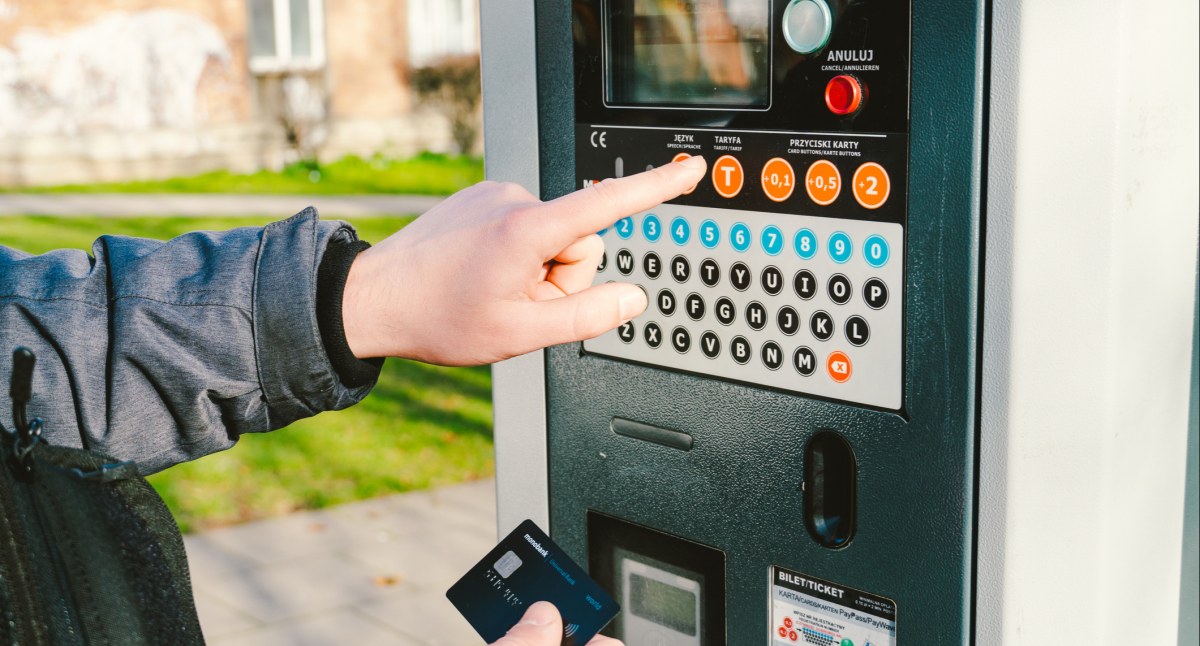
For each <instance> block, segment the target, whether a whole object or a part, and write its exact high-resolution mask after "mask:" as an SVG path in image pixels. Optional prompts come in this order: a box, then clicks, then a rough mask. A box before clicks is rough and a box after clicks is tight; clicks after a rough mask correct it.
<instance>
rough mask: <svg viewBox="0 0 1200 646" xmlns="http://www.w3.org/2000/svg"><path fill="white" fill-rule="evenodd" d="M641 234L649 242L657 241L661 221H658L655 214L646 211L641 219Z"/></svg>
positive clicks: (660, 233) (659, 234)
mask: <svg viewBox="0 0 1200 646" xmlns="http://www.w3.org/2000/svg"><path fill="white" fill-rule="evenodd" d="M642 235H644V236H646V239H647V240H649V241H650V242H658V238H659V236H661V235H662V223H661V222H659V221H658V216H657V215H654V214H653V213H647V214H646V217H645V218H643V219H642Z"/></svg>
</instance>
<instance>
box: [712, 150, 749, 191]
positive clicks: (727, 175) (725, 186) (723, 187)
mask: <svg viewBox="0 0 1200 646" xmlns="http://www.w3.org/2000/svg"><path fill="white" fill-rule="evenodd" d="M744 179H745V177H744V175H743V174H742V163H741V162H739V161H738V160H737V159H735V158H734V156H733V155H722V156H720V157H718V158H717V161H715V162H713V170H712V183H713V188H715V189H717V194H718V195H720V196H721V197H733V196H735V195H737V194H738V193H741V192H742V182H743V181H744Z"/></svg>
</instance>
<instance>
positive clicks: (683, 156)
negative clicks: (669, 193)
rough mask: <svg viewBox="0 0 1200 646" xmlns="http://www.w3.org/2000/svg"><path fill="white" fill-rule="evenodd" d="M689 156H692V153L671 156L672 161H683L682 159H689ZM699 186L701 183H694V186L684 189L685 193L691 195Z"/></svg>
mask: <svg viewBox="0 0 1200 646" xmlns="http://www.w3.org/2000/svg"><path fill="white" fill-rule="evenodd" d="M688 157H691V155H689V154H687V153H678V154H676V155H675V156H674V157H672V158H671V161H672V162H681V161H683V160H685V159H687V158H688ZM697 186H699V184H693V185H692V187H691V188H689V189H688V190H686V191H684V192H683V194H684V195H691V194H692V192H693V191H695V190H696V187H697Z"/></svg>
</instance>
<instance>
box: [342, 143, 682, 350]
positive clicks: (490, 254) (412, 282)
mask: <svg viewBox="0 0 1200 646" xmlns="http://www.w3.org/2000/svg"><path fill="white" fill-rule="evenodd" d="M705 167H706V164H705V162H704V160H703V159H702V158H700V157H698V156H692V157H689V158H687V159H685V160H683V161H680V162H672V163H670V164H667V165H665V166H662V167H659V168H655V169H653V170H650V171H647V172H644V173H639V174H637V175H631V176H629V177H624V178H620V179H607V180H604V181H603V182H601V183H599V184H596V185H594V186H592V187H590V188H585V189H583V190H580V191H576V192H574V193H571V194H569V195H565V196H563V197H560V198H558V199H556V200H552V201H550V202H540V201H538V200H537V199H536V198H535V197H534V196H532V195H530V194H529V192H527V191H526V190H525V189H523V188H521V187H520V186H517V185H515V184H498V183H495V182H483V183H481V184H477V185H475V186H472V187H470V188H468V189H465V190H462V191H459V192H458V193H455V194H454V195H451V196H450V197H449V198H447V199H446V201H444V202H442V203H441V204H439V205H438V206H436V207H434V208H433V209H431V210H430V211H429V212H427V213H425V214H424V215H422V216H421V217H420V218H417V220H416V221H414V222H413V223H412V224H410V225H408V226H407V227H405V228H404V229H401V230H400V231H398V232H396V233H395V234H393V235H391V236H389V237H388V238H387V239H386V240H384V241H383V242H380V243H379V244H377V245H375V246H374V247H371V248H370V249H367V250H366V251H364V252H362V253H361V254H359V255H358V257H357V258H356V259H355V261H354V264H353V265H351V267H350V275H349V277H348V278H347V280H346V288H345V291H344V292H343V299H342V319H343V326H344V328H345V331H346V341H347V343H348V344H349V346H350V350H351V351H352V352H353V353H354V355H355V356H357V357H359V358H360V359H365V358H369V357H383V356H392V357H405V358H409V359H418V360H421V361H425V362H429V363H438V364H443V365H475V364H484V363H492V362H495V361H499V360H501V359H507V358H509V357H513V356H516V355H519V354H524V353H526V352H530V351H532V350H537V349H539V348H543V347H546V346H549V345H554V344H558V343H568V342H572V341H581V340H583V339H590V338H592V337H595V336H598V335H600V334H603V333H604V332H607V331H608V330H611V329H613V328H615V327H617V326H618V325H620V324H622V323H624V322H625V321H628V320H630V319H632V318H633V317H635V316H637V315H639V314H641V313H642V312H643V311H644V310H645V309H646V294H645V292H643V291H642V290H641V289H640V288H638V287H637V286H635V285H632V284H629V283H607V284H604V285H596V286H592V281H593V280H594V278H595V275H596V267H597V265H599V264H600V257H601V254H602V253H603V252H604V242H603V240H601V239H600V236H598V235H596V233H595V232H596V231H600V230H601V229H604V228H607V227H609V226H611V225H612V224H613V223H614V222H616V221H617V220H619V219H620V218H622V217H625V216H627V215H631V214H633V213H636V212H638V211H642V210H645V209H648V208H651V207H653V206H655V205H657V204H659V203H661V202H665V201H667V200H669V199H671V198H674V197H676V196H678V195H679V194H681V193H683V192H684V191H685V190H687V189H689V188H691V187H692V186H694V185H695V184H696V183H697V182H699V181H700V180H701V179H703V177H704V170H705Z"/></svg>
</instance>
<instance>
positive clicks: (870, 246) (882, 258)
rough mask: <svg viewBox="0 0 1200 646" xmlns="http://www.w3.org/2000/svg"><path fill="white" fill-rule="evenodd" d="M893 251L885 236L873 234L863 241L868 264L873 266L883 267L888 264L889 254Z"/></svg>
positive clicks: (864, 254)
mask: <svg viewBox="0 0 1200 646" xmlns="http://www.w3.org/2000/svg"><path fill="white" fill-rule="evenodd" d="M889 255H891V251H890V250H889V249H888V243H887V240H884V239H883V236H871V237H869V238H867V241H866V242H864V243H863V256H865V257H866V259H867V264H868V265H871V266H872V267H882V266H884V265H886V264H887V261H888V256H889Z"/></svg>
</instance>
